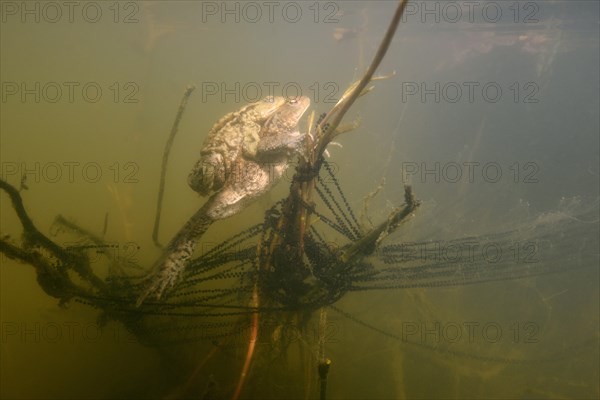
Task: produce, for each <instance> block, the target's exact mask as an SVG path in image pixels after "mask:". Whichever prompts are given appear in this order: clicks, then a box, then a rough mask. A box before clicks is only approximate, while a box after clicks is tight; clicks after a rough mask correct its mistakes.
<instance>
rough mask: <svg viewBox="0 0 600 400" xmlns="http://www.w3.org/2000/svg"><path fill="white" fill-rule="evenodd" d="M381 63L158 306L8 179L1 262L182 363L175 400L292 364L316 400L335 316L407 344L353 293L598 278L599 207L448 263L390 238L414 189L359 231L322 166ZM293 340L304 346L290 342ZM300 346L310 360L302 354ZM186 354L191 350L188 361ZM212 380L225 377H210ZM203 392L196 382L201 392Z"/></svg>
mask: <svg viewBox="0 0 600 400" xmlns="http://www.w3.org/2000/svg"><path fill="white" fill-rule="evenodd" d="M402 5H405V2H402ZM401 11H402V6H401V7H400V8H399V13H401ZM399 15H400V14H399ZM399 15H397V17H399ZM392 26H393V24H392ZM390 32H391V33H388V35H387V36H386V40H384V43H383V44H382V48H385V46H386V41H387V43H388V44H389V41H390V40H391V37H392V36H393V29H391V31H390ZM384 53H385V52H384V51H383V52H381V51H380V52H378V55H377V56H376V61H375V62H374V63H373V64H372V67H371V68H370V69H369V71H368V72H367V73H366V74H365V77H364V78H363V79H361V80H360V81H357V82H356V83H355V84H354V85H352V86H351V87H350V88H349V89H348V91H347V92H346V93H345V94H344V95H343V96H342V99H341V100H340V102H339V103H338V104H337V105H336V106H335V107H334V108H333V109H332V110H331V111H330V112H329V113H327V114H324V115H322V116H321V117H320V118H318V119H317V121H316V122H315V121H314V119H315V117H314V115H312V116H311V117H310V118H309V124H308V125H309V129H308V134H307V136H306V137H307V141H306V154H305V156H304V157H303V158H301V159H300V161H299V163H298V166H297V169H296V174H295V175H294V178H293V179H292V182H291V184H290V192H289V195H288V196H287V197H286V198H284V199H282V200H281V201H279V202H277V203H276V204H275V205H274V206H273V207H271V208H270V209H269V210H267V212H266V213H265V217H264V221H263V222H262V223H260V224H257V225H253V226H250V227H247V228H246V229H243V230H242V231H240V232H238V233H237V234H236V235H234V236H232V237H230V238H229V239H226V240H224V241H222V242H220V243H219V244H218V245H217V246H215V247H213V248H212V249H211V250H209V251H207V252H204V253H203V254H202V255H201V256H199V257H196V258H193V259H191V260H190V262H189V264H188V265H187V266H186V268H185V269H184V270H183V271H181V272H180V273H181V274H182V276H181V279H179V280H178V281H177V282H174V286H173V288H172V290H170V291H166V292H165V294H164V295H163V296H162V297H161V298H160V299H153V298H152V297H147V298H146V299H145V301H143V302H142V303H141V304H139V306H136V301H137V300H138V299H139V296H140V295H141V294H143V293H144V291H145V290H147V286H146V284H145V282H144V279H145V278H146V276H145V275H140V272H139V267H140V266H138V265H131V263H130V262H128V260H126V259H118V260H112V261H111V260H108V261H107V262H108V263H110V264H111V265H110V267H111V268H110V272H109V273H108V275H107V276H103V275H101V274H100V273H99V272H98V271H97V270H95V269H94V268H92V265H91V263H90V261H89V259H90V255H89V253H88V251H89V248H103V247H104V246H106V242H105V240H104V239H103V238H101V237H99V236H97V235H95V234H93V233H91V232H89V231H87V230H85V229H83V228H81V227H79V226H78V225H77V224H75V223H73V222H70V221H68V220H67V219H65V218H63V217H58V218H57V219H56V222H55V226H56V228H57V229H59V230H61V231H63V232H64V233H65V234H68V235H72V236H74V237H76V238H77V239H78V240H79V241H80V242H81V243H82V245H81V246H79V247H72V248H68V249H67V248H64V247H61V246H60V245H58V244H57V243H56V242H55V241H53V240H51V239H50V238H49V237H48V236H47V235H45V234H44V233H42V232H40V231H39V230H38V229H37V228H36V226H35V225H34V224H33V222H32V221H31V219H30V218H29V216H28V214H27V212H26V211H25V206H24V204H23V199H22V197H21V194H20V192H19V191H18V190H17V189H16V188H14V187H12V186H11V185H9V184H8V183H6V182H4V181H0V188H2V190H3V191H4V192H5V193H6V194H7V195H8V196H9V198H10V200H11V202H12V205H13V208H14V210H15V213H16V214H17V216H18V218H19V220H20V222H21V225H22V227H23V233H24V234H23V238H22V240H21V241H20V242H19V243H18V244H17V243H15V242H13V241H11V240H9V239H2V240H1V241H0V251H2V252H3V253H4V254H5V255H7V256H8V257H9V258H12V259H16V260H19V261H21V262H23V263H26V264H29V265H31V266H33V267H34V268H35V271H36V273H37V279H38V284H39V285H40V287H41V288H42V289H43V290H44V291H45V292H46V293H47V294H48V295H50V296H52V297H55V298H57V299H58V300H59V301H60V302H61V304H66V303H68V302H71V301H76V302H80V303H83V304H87V305H89V306H91V307H94V308H97V309H98V310H100V311H101V313H102V319H103V320H104V321H107V320H116V321H118V322H120V323H122V324H123V325H124V326H126V327H127V329H128V330H129V331H130V332H132V333H133V334H134V335H135V337H136V338H137V339H138V340H139V341H141V342H143V343H146V344H148V345H149V346H153V347H154V348H157V349H160V350H161V351H164V352H168V351H171V352H173V353H176V354H177V357H174V358H177V359H178V361H179V362H181V363H182V364H186V365H185V368H182V369H185V370H186V373H185V374H182V376H181V377H180V379H181V380H182V381H183V382H181V386H180V388H178V390H177V392H178V393H176V395H177V394H180V395H182V396H183V395H186V394H187V393H188V391H189V390H190V388H193V390H197V387H198V386H199V385H205V387H206V391H205V393H204V396H205V397H206V398H209V397H210V396H211V395H212V393H213V392H214V391H216V390H217V389H216V386H217V383H219V382H220V383H221V385H223V383H224V382H227V383H229V386H226V387H224V388H222V390H223V392H225V393H227V394H233V397H234V398H235V397H238V396H240V395H242V394H244V393H247V395H248V396H251V395H253V394H260V395H261V396H262V397H267V396H273V397H276V396H278V395H281V393H287V394H290V393H291V392H290V391H288V388H287V387H286V388H283V389H282V388H271V387H270V386H271V385H270V382H269V381H270V379H271V378H274V381H275V382H286V381H287V379H288V377H289V376H290V375H286V374H287V372H288V371H289V369H292V368H293V367H289V364H295V363H289V364H286V360H289V359H292V360H294V361H298V363H297V365H304V366H305V367H306V368H305V371H308V372H306V374H307V376H304V377H303V378H301V379H300V378H299V379H297V382H299V383H296V385H297V386H298V387H297V388H295V389H298V390H297V391H295V392H293V393H294V394H296V393H301V392H302V391H304V392H305V393H309V392H310V385H311V384H312V385H313V386H316V384H315V379H316V376H317V373H318V376H319V379H320V381H321V393H322V397H323V398H324V397H325V394H324V393H325V382H326V381H327V374H328V369H329V367H330V365H331V361H330V360H329V359H328V358H327V357H328V356H329V355H328V349H327V344H326V336H327V332H326V327H327V318H328V313H329V312H330V311H333V312H332V313H338V314H340V315H342V316H344V317H345V318H347V319H349V320H351V321H354V322H356V323H357V324H359V325H362V326H364V327H366V328H368V329H371V330H373V331H375V332H378V333H379V334H382V335H384V336H387V337H391V338H394V339H396V340H398V341H401V340H402V336H401V335H398V334H396V333H393V332H388V331H384V330H383V329H380V328H378V327H376V326H372V325H370V324H369V323H367V322H365V321H362V320H361V319H360V318H356V317H355V316H354V315H353V313H352V312H348V311H346V310H345V309H343V308H342V307H341V306H339V302H340V301H341V299H345V298H347V297H349V296H350V295H352V292H364V291H370V292H372V291H379V290H382V291H383V290H392V289H409V288H410V289H415V288H432V287H436V288H439V287H452V286H463V285H470V284H477V283H484V282H490V281H500V280H513V279H518V278H524V277H532V276H541V275H544V274H550V273H570V272H575V271H576V270H578V269H583V268H589V267H594V266H595V265H596V264H597V261H598V250H597V243H598V223H597V222H598V211H597V204H594V205H592V206H583V207H579V208H577V209H576V210H568V211H567V212H560V213H553V214H546V215H542V216H540V217H539V218H538V219H535V220H532V221H523V225H522V226H517V227H515V228H514V230H511V231H506V232H495V233H493V234H490V235H484V236H477V237H476V238H474V237H464V238H460V239H458V240H455V241H452V242H451V243H448V247H451V248H453V249H466V251H465V252H464V253H460V256H451V257H440V252H439V251H436V250H437V249H435V248H434V249H433V250H432V249H431V247H429V243H427V242H423V243H403V242H402V241H397V240H396V239H394V236H393V235H394V232H399V231H400V232H401V231H402V228H403V225H404V224H405V223H406V222H407V221H408V220H409V219H410V218H411V217H413V216H414V215H415V214H417V216H418V212H417V211H418V210H419V209H420V208H419V207H422V206H421V205H420V202H419V201H418V200H417V194H416V193H414V191H413V188H412V187H411V186H406V187H405V188H404V194H405V196H404V203H403V204H401V205H398V206H395V207H394V208H393V209H392V211H391V212H390V213H389V215H388V217H387V218H386V219H385V220H383V221H379V223H377V224H376V225H375V226H373V227H367V226H365V224H363V223H359V220H361V221H362V219H361V218H357V214H356V211H355V210H353V209H352V207H351V206H350V202H349V201H348V199H347V196H346V194H345V193H344V191H343V189H342V187H343V183H344V182H340V181H339V180H338V178H337V177H336V176H335V174H334V172H333V170H332V168H331V166H330V164H329V163H328V162H327V161H326V160H325V158H324V157H323V154H324V153H325V151H326V147H327V145H328V144H330V143H331V141H332V140H333V139H334V138H336V137H337V136H338V135H339V134H340V133H341V132H343V131H345V130H346V129H352V128H353V127H355V126H356V125H350V126H349V128H348V127H346V128H344V126H343V125H341V121H342V118H343V117H344V114H345V113H346V112H347V110H348V109H349V108H350V107H351V106H352V103H353V101H354V100H356V98H358V97H359V96H360V95H362V94H366V93H367V92H368V91H369V90H370V88H368V87H367V85H368V84H369V82H371V81H372V80H373V73H374V72H375V69H376V68H377V65H378V61H377V60H378V59H379V61H380V60H381V58H383V55H384ZM177 120H178V119H177ZM163 176H164V175H163ZM213 178H214V177H213ZM217 181H218V179H217ZM211 183H214V180H212V181H211ZM365 208H366V207H365ZM202 213H204V211H202ZM203 215H204V214H203ZM194 221H195V222H194V227H197V226H198V224H197V223H196V222H197V221H196V220H194ZM210 222H211V223H212V222H213V221H212V220H211V221H210ZM203 229H204V225H201V229H200V230H203ZM331 235H334V237H337V238H340V240H339V243H340V244H334V243H332V242H331V241H328V240H326V237H331ZM154 237H155V239H156V237H157V236H156V230H155V235H154ZM517 239H518V243H522V242H523V241H524V240H526V241H529V243H531V245H532V246H535V247H534V248H527V247H525V248H519V249H517V250H518V251H519V252H520V253H519V255H520V258H518V259H517V260H515V258H500V259H498V260H497V261H496V262H490V259H492V260H494V257H495V255H494V254H489V253H487V252H482V251H480V250H481V247H483V246H484V245H485V243H486V242H489V243H493V244H494V249H493V250H495V251H500V252H503V253H507V252H508V253H514V252H515V247H514V244H515V242H517ZM474 242H476V245H475V244H474ZM428 251H429V252H430V253H431V254H430V253H428ZM533 254H542V255H543V260H540V259H534V258H532V257H531V256H532V255H533ZM315 320H318V323H317V325H318V330H317V334H316V336H317V339H318V340H317V342H316V345H315V346H312V345H308V344H306V342H308V336H309V335H310V332H309V331H310V327H309V322H314V321H315ZM294 330H296V331H294ZM290 333H294V334H297V335H298V336H297V337H294V339H296V340H292V338H291V337H290ZM186 344H187V346H185V345H186ZM259 344H266V346H260V345H259ZM298 344H300V345H299V347H301V348H302V349H304V350H305V352H304V354H298V353H297V349H296V346H297V345H298ZM265 347H266V348H265ZM422 347H426V346H422ZM190 349H194V350H195V351H193V352H191V351H190V352H189V354H185V353H188V351H189V350H190ZM427 350H432V351H441V352H444V351H446V352H448V353H449V354H451V355H453V356H458V357H465V358H469V357H472V358H479V359H481V360H482V361H484V362H490V361H492V362H499V363H509V362H518V361H522V362H525V361H526V360H519V359H517V358H516V357H513V356H512V355H507V357H497V356H495V355H489V356H485V355H480V354H475V355H473V354H469V353H466V352H465V353H462V354H461V353H458V352H453V351H452V350H446V349H436V348H428V349H427ZM179 353H184V354H179ZM306 353H309V356H306ZM219 355H220V356H223V357H230V359H232V360H235V365H236V367H234V368H233V369H235V372H231V370H229V371H228V372H223V373H222V374H219V372H222V371H220V370H219V368H218V367H215V368H214V369H207V368H205V365H206V364H207V363H209V362H210V360H211V359H212V358H216V357H217V356H219ZM334 362H335V359H334ZM286 367H288V368H286ZM334 368H335V367H334ZM213 371H216V372H217V374H216V375H215V376H211V375H209V374H211V373H215V372H213ZM200 376H202V379H200ZM196 380H198V381H200V382H201V383H200V384H196V383H195V381H196ZM290 385H291V384H290ZM282 386H283V384H282ZM245 390H246V391H247V392H245ZM257 396H258V395H257Z"/></svg>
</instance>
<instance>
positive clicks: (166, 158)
mask: <svg viewBox="0 0 600 400" xmlns="http://www.w3.org/2000/svg"><path fill="white" fill-rule="evenodd" d="M194 89H196V87H195V86H193V85H191V86H188V87H187V88H186V89H185V92H184V93H183V97H182V98H181V103H180V104H179V109H178V110H177V115H176V116H175V121H174V122H173V126H172V127H171V134H170V135H169V139H167V143H166V144H165V150H164V152H163V158H162V166H161V169H160V185H159V187H158V199H157V201H156V215H155V217H154V228H153V230H152V241H153V242H154V244H155V245H156V246H158V247H162V246H161V244H160V242H159V241H158V228H159V226H160V214H161V211H162V201H163V194H164V191H165V177H166V175H167V164H168V162H169V153H170V152H171V147H172V146H173V141H174V140H175V135H176V134H177V131H178V130H179V121H181V117H182V116H183V112H184V111H185V107H186V105H187V102H188V99H189V97H190V95H191V94H192V92H193V91H194Z"/></svg>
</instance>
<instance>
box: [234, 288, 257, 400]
mask: <svg viewBox="0 0 600 400" xmlns="http://www.w3.org/2000/svg"><path fill="white" fill-rule="evenodd" d="M252 307H253V308H255V310H254V312H253V313H252V322H251V325H250V340H249V342H248V352H247V353H246V360H245V361H244V366H243V368H242V373H241V374H240V380H239V381H238V385H237V387H236V388H235V392H234V393H233V396H232V397H231V400H237V399H238V398H239V397H240V394H241V393H242V388H243V387H244V382H245V381H246V377H247V376H248V370H249V369H250V364H251V363H252V356H253V354H254V348H255V347H256V341H257V338H258V285H257V284H254V290H253V291H252Z"/></svg>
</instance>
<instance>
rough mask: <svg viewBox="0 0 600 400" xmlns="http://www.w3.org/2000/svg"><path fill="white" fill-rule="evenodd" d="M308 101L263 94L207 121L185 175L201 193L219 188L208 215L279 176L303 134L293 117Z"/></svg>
mask: <svg viewBox="0 0 600 400" xmlns="http://www.w3.org/2000/svg"><path fill="white" fill-rule="evenodd" d="M309 105H310V99H309V98H308V97H299V98H297V99H288V100H286V99H285V98H283V97H267V98H265V99H263V100H262V101H259V102H257V103H254V104H250V105H247V106H244V107H242V108H241V109H240V110H238V111H236V112H233V113H230V114H227V115H226V116H224V117H223V118H221V119H220V120H219V121H218V122H217V123H216V124H215V125H214V126H213V128H212V129H211V131H210V132H209V134H208V137H207V138H206V140H205V141H204V144H203V145H202V149H201V150H200V156H201V158H200V160H198V162H196V165H195V166H194V168H193V169H192V171H191V172H190V174H189V176H188V184H189V185H190V187H191V188H192V189H194V190H195V191H196V192H198V193H200V194H201V195H204V196H206V195H209V194H211V193H214V192H218V193H221V196H219V198H220V201H218V202H216V204H215V205H214V207H213V209H212V210H209V213H210V215H209V216H210V217H211V218H213V219H221V218H225V217H228V216H231V215H233V214H235V213H237V212H239V211H240V210H241V209H242V208H243V207H244V205H245V204H247V203H248V201H249V200H252V199H254V198H256V197H258V196H260V195H261V194H263V193H265V192H266V191H267V190H268V189H269V188H270V187H271V186H272V185H273V184H274V183H276V182H277V180H279V178H280V177H281V176H282V175H283V173H284V172H285V169H286V168H287V166H288V165H289V163H290V162H291V161H292V158H293V156H294V155H295V153H296V151H297V150H298V147H299V145H300V143H302V141H303V139H304V137H305V134H302V133H300V131H299V129H298V122H299V120H300V118H301V117H302V115H303V114H304V112H305V111H306V109H307V108H308V106H309Z"/></svg>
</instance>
